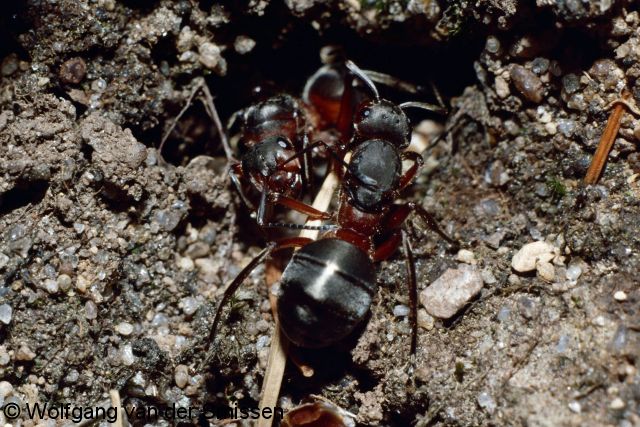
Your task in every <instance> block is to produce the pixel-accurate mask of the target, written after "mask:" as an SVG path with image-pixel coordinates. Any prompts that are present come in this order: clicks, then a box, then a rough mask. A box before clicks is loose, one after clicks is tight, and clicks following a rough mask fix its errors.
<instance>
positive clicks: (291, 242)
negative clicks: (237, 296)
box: [207, 237, 313, 347]
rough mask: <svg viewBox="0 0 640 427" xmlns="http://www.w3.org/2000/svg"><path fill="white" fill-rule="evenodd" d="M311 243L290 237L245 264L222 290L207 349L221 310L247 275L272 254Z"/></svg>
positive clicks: (267, 248) (309, 240) (213, 336)
mask: <svg viewBox="0 0 640 427" xmlns="http://www.w3.org/2000/svg"><path fill="white" fill-rule="evenodd" d="M312 241H313V239H309V238H306V237H292V238H288V239H282V240H279V241H278V242H277V243H270V244H269V245H268V246H267V247H266V248H264V249H263V250H261V251H260V253H259V254H258V255H256V256H255V257H254V258H253V259H252V260H251V262H250V263H249V264H247V266H246V267H245V268H243V269H242V271H241V272H240V273H238V275H237V276H236V278H235V279H233V281H232V282H231V283H230V284H229V286H227V288H226V289H225V290H224V294H223V295H222V299H221V300H220V303H219V304H218V307H217V308H216V314H215V317H214V318H213V325H212V326H211V331H210V332H209V340H208V345H207V347H209V346H210V345H211V344H212V343H213V342H214V340H215V337H216V331H217V329H218V323H220V318H221V317H222V309H223V308H224V306H225V305H226V304H227V303H228V302H229V299H231V297H232V296H233V294H234V293H235V292H236V291H237V290H238V288H239V287H240V285H241V284H242V282H244V281H245V280H246V278H247V277H249V275H250V274H251V273H252V272H253V270H255V269H256V267H257V266H258V265H260V263H261V262H262V261H264V260H265V258H267V257H268V256H269V255H270V254H271V253H273V252H276V251H280V250H284V249H289V248H298V247H301V246H304V245H306V244H309V243H311V242H312Z"/></svg>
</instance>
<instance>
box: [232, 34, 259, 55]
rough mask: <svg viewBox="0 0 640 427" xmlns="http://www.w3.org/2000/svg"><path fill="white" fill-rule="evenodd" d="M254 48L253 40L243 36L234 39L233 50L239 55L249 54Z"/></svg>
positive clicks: (254, 42)
mask: <svg viewBox="0 0 640 427" xmlns="http://www.w3.org/2000/svg"><path fill="white" fill-rule="evenodd" d="M255 46H256V41H255V40H253V39H252V38H251V37H247V36H243V35H240V36H238V37H236V39H235V41H234V42H233V48H234V49H235V50H236V52H238V53H239V54H240V55H244V54H247V53H249V52H251V51H252V50H253V48H254V47H255Z"/></svg>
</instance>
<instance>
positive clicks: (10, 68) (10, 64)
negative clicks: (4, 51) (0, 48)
mask: <svg viewBox="0 0 640 427" xmlns="http://www.w3.org/2000/svg"><path fill="white" fill-rule="evenodd" d="M17 69H18V56H17V55H16V54H15V53H11V54H9V55H7V56H6V57H5V58H4V59H3V60H2V64H0V73H2V75H3V76H10V75H11V74H13V73H15V72H16V70H17Z"/></svg>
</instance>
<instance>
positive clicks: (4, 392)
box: [0, 381, 13, 399]
mask: <svg viewBox="0 0 640 427" xmlns="http://www.w3.org/2000/svg"><path fill="white" fill-rule="evenodd" d="M12 392H13V386H12V385H11V383H10V382H9V381H0V399H4V398H5V397H7V396H9V395H10V394H11V393H12Z"/></svg>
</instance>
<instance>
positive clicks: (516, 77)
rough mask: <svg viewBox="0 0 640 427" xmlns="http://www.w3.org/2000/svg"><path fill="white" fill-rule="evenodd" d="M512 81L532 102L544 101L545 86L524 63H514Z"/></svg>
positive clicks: (511, 74) (511, 73)
mask: <svg viewBox="0 0 640 427" xmlns="http://www.w3.org/2000/svg"><path fill="white" fill-rule="evenodd" d="M509 74H510V76H511V81H512V82H513V84H514V86H515V87H516V89H518V91H519V92H520V93H521V94H522V95H524V97H525V98H527V99H528V100H529V101H531V102H535V103H536V104H537V103H539V102H541V101H542V98H543V89H544V88H543V86H542V81H540V78H539V77H538V76H536V75H535V74H534V73H532V72H531V71H529V70H527V69H526V68H524V67H523V66H522V65H514V66H513V67H511V71H510V73H509Z"/></svg>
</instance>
